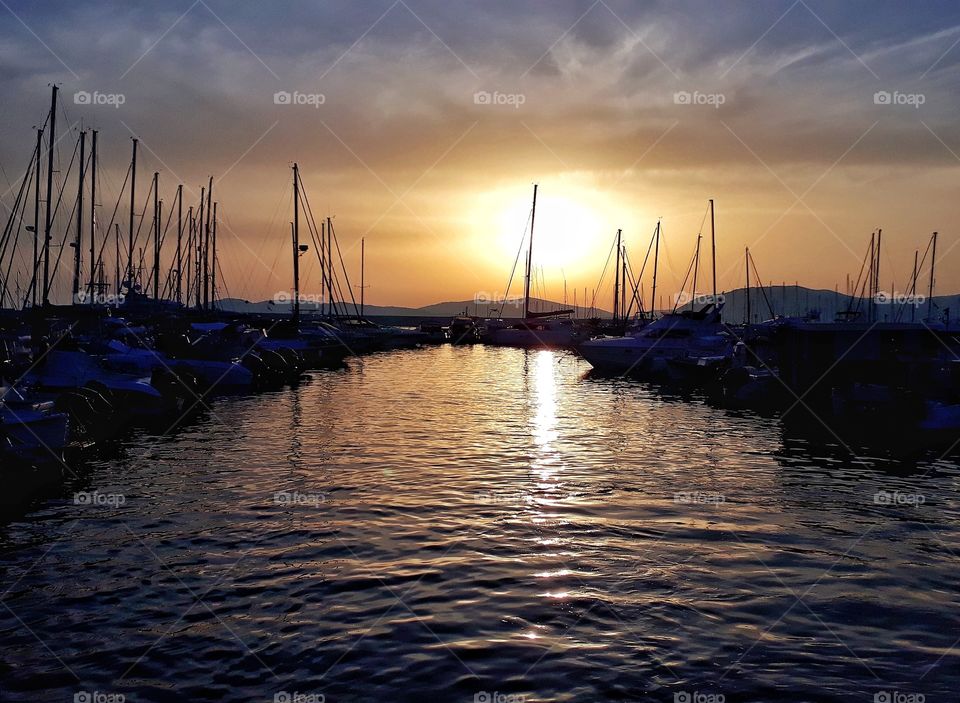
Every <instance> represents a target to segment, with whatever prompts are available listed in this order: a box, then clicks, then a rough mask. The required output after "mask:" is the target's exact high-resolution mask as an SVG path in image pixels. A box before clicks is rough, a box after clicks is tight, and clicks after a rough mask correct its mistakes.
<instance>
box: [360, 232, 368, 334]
mask: <svg viewBox="0 0 960 703" xmlns="http://www.w3.org/2000/svg"><path fill="white" fill-rule="evenodd" d="M366 243H367V240H366V239H365V238H363V237H361V238H360V317H363V297H364V296H363V290H364V285H363V273H364V268H365V267H366Z"/></svg>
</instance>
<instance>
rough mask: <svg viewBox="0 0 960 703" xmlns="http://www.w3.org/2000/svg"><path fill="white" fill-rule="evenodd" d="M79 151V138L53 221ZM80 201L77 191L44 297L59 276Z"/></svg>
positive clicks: (61, 187) (64, 175)
mask: <svg viewBox="0 0 960 703" xmlns="http://www.w3.org/2000/svg"><path fill="white" fill-rule="evenodd" d="M79 151H80V140H79V139H77V142H76V145H75V146H74V148H73V155H72V156H71V157H70V163H69V164H67V170H66V173H64V174H63V183H62V185H61V186H60V194H59V195H58V196H57V206H56V207H55V208H54V210H53V215H52V216H51V218H50V220H51V222H52V221H54V220H56V218H57V213H58V212H59V211H60V204H61V203H62V202H63V193H64V191H65V190H66V189H67V181H68V180H69V177H70V174H71V172H72V171H73V164H74V162H75V161H76V158H77V154H78V152H79ZM79 201H80V194H79V193H77V197H76V198H74V200H73V207H72V208H71V210H70V215H69V216H68V217H67V226H66V227H64V228H63V239H61V240H60V245H59V249H60V251H59V252H58V253H57V260H56V263H55V264H54V266H53V271H51V272H50V278H49V280H47V285H46V287H45V288H44V291H43V295H44V298H47V297H48V296H49V295H50V290H51V288H53V283H54V279H55V278H56V277H57V270H58V269H59V267H60V260H61V258H63V249H64V245H65V244H66V242H67V237H68V236H69V235H70V223H71V222H73V214H74V213H75V212H76V211H77V204H78V203H79ZM47 206H48V207H49V203H48V204H47ZM44 236H46V233H44ZM45 244H46V245H47V246H49V243H46V242H45Z"/></svg>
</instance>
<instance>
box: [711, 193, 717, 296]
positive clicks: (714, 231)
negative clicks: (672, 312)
mask: <svg viewBox="0 0 960 703" xmlns="http://www.w3.org/2000/svg"><path fill="white" fill-rule="evenodd" d="M710 256H711V259H712V260H713V301H712V302H713V303H714V305H716V303H717V227H716V222H715V221H714V217H713V198H710Z"/></svg>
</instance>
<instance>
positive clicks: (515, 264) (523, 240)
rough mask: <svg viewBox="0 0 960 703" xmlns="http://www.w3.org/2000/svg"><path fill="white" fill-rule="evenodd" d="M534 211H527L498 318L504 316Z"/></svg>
mask: <svg viewBox="0 0 960 703" xmlns="http://www.w3.org/2000/svg"><path fill="white" fill-rule="evenodd" d="M532 212H533V210H532V209H531V210H529V211H528V212H527V221H526V223H525V224H524V225H523V236H521V237H520V247H519V248H518V249H517V257H516V258H515V259H514V260H513V268H511V269H510V277H509V278H508V279H507V287H506V290H505V291H504V293H503V302H501V303H500V306H499V307H498V308H497V319H498V320H500V319H502V318H503V306H504V304H505V303H506V300H507V298H508V297H509V295H510V287H511V286H512V285H513V277H514V275H515V274H516V272H517V264H518V263H520V255H521V254H522V253H523V243H524V242H525V241H527V228H528V227H529V226H530V216H531V214H532Z"/></svg>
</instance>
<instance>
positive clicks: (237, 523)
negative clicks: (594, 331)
mask: <svg viewBox="0 0 960 703" xmlns="http://www.w3.org/2000/svg"><path fill="white" fill-rule="evenodd" d="M587 371H588V367H587V365H586V364H585V363H583V362H582V361H578V360H577V359H576V358H575V357H573V356H572V355H569V354H565V353H557V352H523V351H518V350H510V349H495V348H489V347H487V348H485V347H480V346H477V347H472V348H453V347H449V346H447V347H440V348H435V349H427V350H419V351H412V352H398V353H392V354H384V355H379V356H373V357H368V358H366V359H364V360H363V362H362V363H359V362H353V363H352V364H351V366H350V368H349V369H348V370H343V371H336V372H320V373H316V374H314V375H313V376H312V377H311V378H310V379H309V380H308V381H307V382H305V383H303V384H302V385H301V386H299V387H297V388H295V389H286V390H283V391H280V392H276V393H270V394H261V395H257V396H251V397H239V398H225V399H222V400H219V401H217V402H216V404H215V405H214V408H213V412H212V413H211V414H210V415H209V416H207V417H205V418H203V419H201V420H199V421H198V422H196V423H195V424H193V425H191V426H188V427H185V428H181V429H179V430H177V431H175V432H172V433H170V434H169V435H167V436H162V437H158V436H157V435H147V434H143V435H136V436H134V437H133V438H132V439H131V440H130V441H129V442H128V443H127V445H126V448H125V450H124V451H123V453H122V454H121V455H120V456H118V457H114V458H112V459H109V460H102V461H99V462H96V463H94V464H93V465H92V466H91V467H89V469H88V470H87V474H86V477H85V480H84V482H83V483H81V484H77V485H73V486H71V487H70V488H69V489H68V491H66V492H65V494H64V496H63V497H60V498H53V499H50V500H47V501H44V502H43V503H41V504H39V505H38V506H37V507H36V508H35V509H34V510H33V511H31V512H30V513H29V514H28V515H26V516H25V517H24V518H22V519H20V520H18V521H17V522H14V523H12V524H9V525H6V526H4V527H0V550H2V555H3V557H2V584H3V588H2V590H3V596H2V600H0V686H2V695H0V698H2V699H3V700H10V701H47V700H49V701H70V700H77V701H80V702H81V703H82V702H83V701H96V700H100V701H107V700H114V701H118V700H120V696H123V698H124V699H125V700H126V701H275V700H276V701H295V700H301V701H320V700H325V701H327V702H329V703H336V702H337V701H367V700H369V701H398V700H399V701H421V702H427V703H431V702H432V701H478V702H480V703H487V702H490V703H495V702H497V701H499V702H500V703H505V702H507V701H511V702H513V703H516V702H518V701H521V700H522V701H526V702H528V703H529V702H532V701H600V700H660V701H667V702H670V701H681V702H682V703H683V702H686V701H689V702H690V703H694V702H695V701H701V702H703V703H706V702H707V701H714V702H719V701H721V700H725V701H741V700H742V701H771V700H789V701H794V700H795V701H814V700H816V701H822V700H828V701H829V700H836V701H846V702H849V701H874V700H878V701H883V700H889V701H891V703H892V702H893V701H897V700H908V699H906V698H903V696H914V698H913V700H920V699H919V698H916V696H918V695H921V696H923V697H925V700H926V701H928V702H930V703H935V702H936V701H951V700H956V699H957V693H956V692H957V691H958V690H960V650H958V641H957V640H958V638H960V539H958V537H960V535H958V525H960V514H958V497H960V496H958V490H960V483H958V481H960V470H958V467H957V465H956V464H955V463H954V462H953V461H950V460H938V457H937V455H936V454H933V453H931V454H929V455H924V456H920V457H913V458H907V459H903V458H899V459H895V458H891V457H889V456H883V455H881V456H870V455H864V452H863V451H862V450H856V451H857V453H858V454H860V456H854V455H853V454H851V452H850V451H849V450H848V449H847V448H845V447H844V446H842V444H841V443H839V442H836V441H834V442H832V443H827V444H819V443H818V444H814V443H812V442H811V441H810V440H807V439H805V438H804V437H803V436H798V437H792V436H789V435H785V433H784V430H783V429H782V428H781V426H780V424H779V423H778V421H777V420H775V419H769V418H760V417H755V416H752V415H750V414H735V413H731V412H728V411H724V410H721V409H718V408H714V407H711V406H709V405H707V404H706V403H705V402H703V401H702V400H698V399H697V398H693V399H680V398H675V397H671V396H669V395H665V394H664V393H663V392H661V391H658V390H656V389H654V388H651V387H650V386H646V385H644V384H640V383H634V382H628V381H623V380H617V379H594V378H590V377H589V376H585V374H586V373H587ZM75 492H80V493H82V494H83V496H81V499H80V501H79V502H80V504H78V501H77V500H75V499H74V493H75ZM91 496H92V497H91ZM883 693H886V694H887V696H888V698H887V699H883V698H882V694H883ZM878 694H881V697H880V698H876V699H875V696H877V695H878ZM111 696H112V699H111V698H109V697H111ZM898 697H899V698H898Z"/></svg>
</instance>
